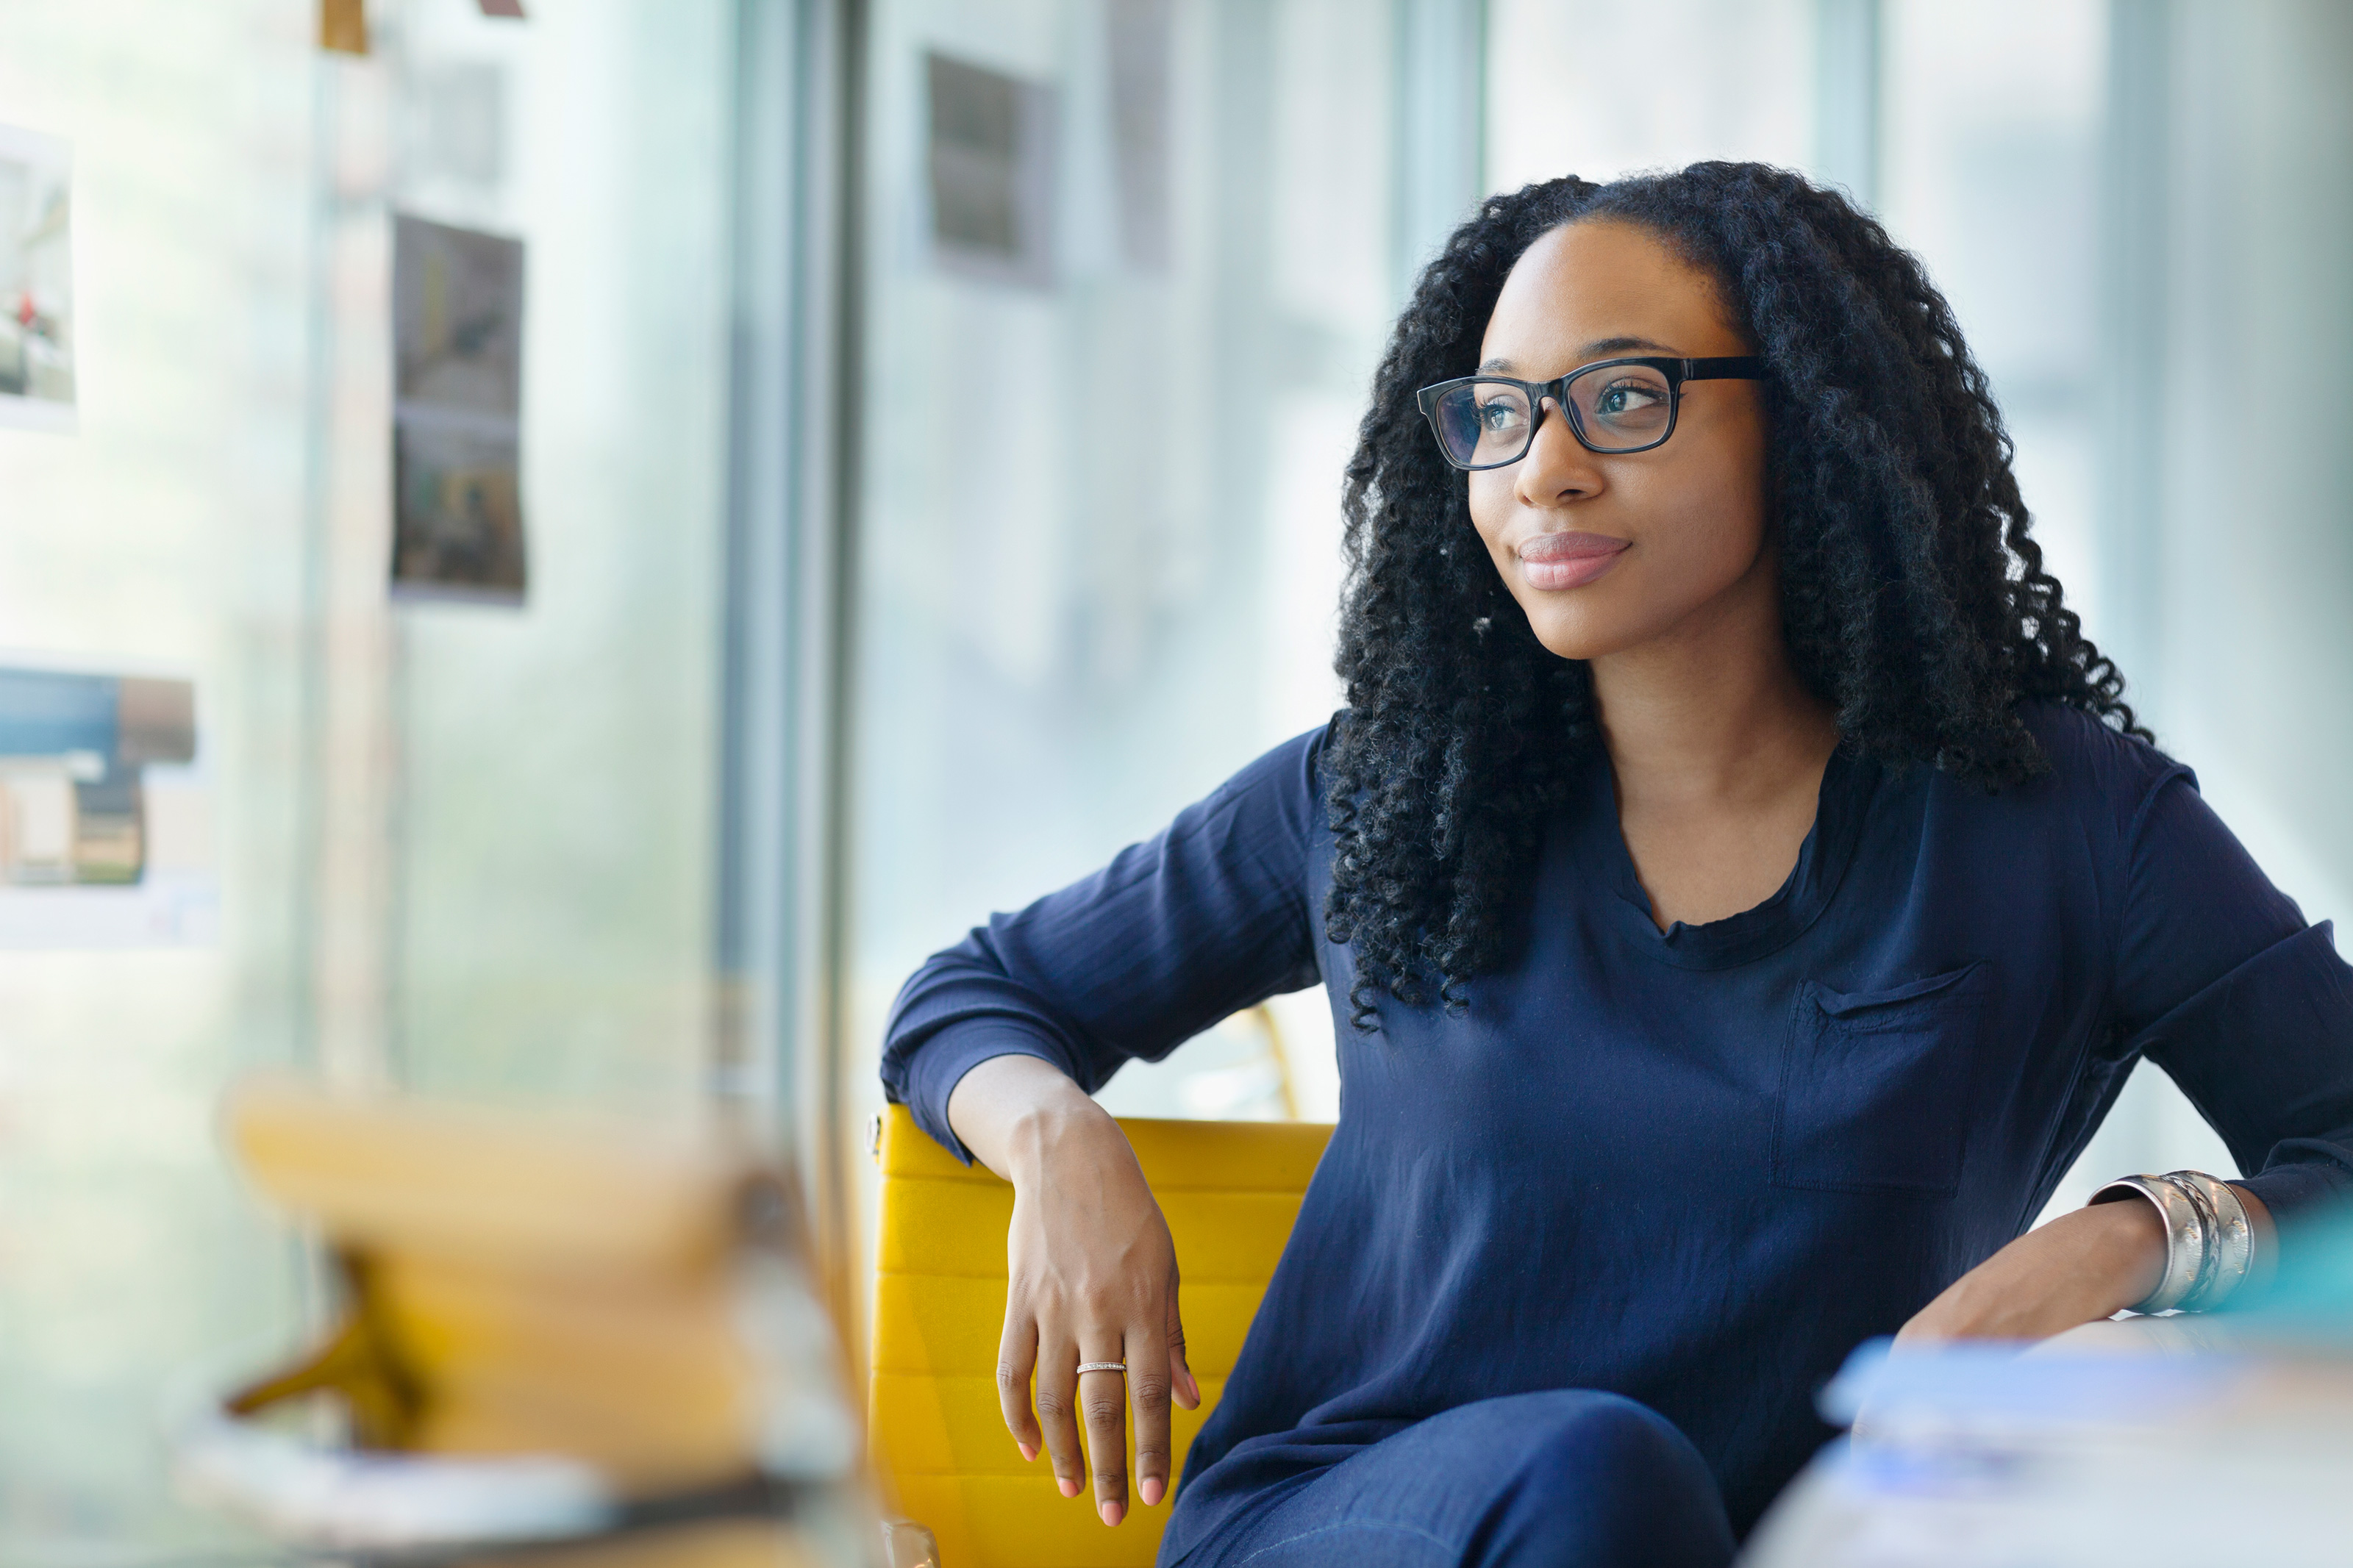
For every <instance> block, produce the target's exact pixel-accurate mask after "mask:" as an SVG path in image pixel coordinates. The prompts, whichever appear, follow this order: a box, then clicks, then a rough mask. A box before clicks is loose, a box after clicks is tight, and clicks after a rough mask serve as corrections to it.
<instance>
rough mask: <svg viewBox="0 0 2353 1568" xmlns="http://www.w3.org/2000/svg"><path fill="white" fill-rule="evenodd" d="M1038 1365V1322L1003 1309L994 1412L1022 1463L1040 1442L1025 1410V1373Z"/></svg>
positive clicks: (1033, 1420)
mask: <svg viewBox="0 0 2353 1568" xmlns="http://www.w3.org/2000/svg"><path fill="white" fill-rule="evenodd" d="M1037 1364H1038V1321H1037V1320H1036V1319H1035V1318H1032V1317H1030V1316H1029V1314H1028V1313H1027V1312H1018V1311H1016V1310H1015V1309H1013V1308H1011V1307H1008V1308H1006V1309H1005V1333H1004V1336H1003V1337H1002V1338H1001V1339H999V1340H998V1341H997V1410H998V1411H999V1413H1001V1414H1002V1415H1004V1417H1005V1429H1006V1430H1007V1431H1008V1432H1010V1433H1012V1434H1013V1442H1014V1446H1015V1447H1018V1448H1019V1449H1020V1450H1021V1457H1022V1458H1023V1459H1025V1460H1027V1459H1034V1458H1037V1457H1038V1445H1039V1442H1040V1441H1042V1438H1041V1436H1040V1435H1039V1431H1038V1418H1037V1417H1036V1416H1035V1415H1032V1414H1031V1413H1030V1410H1029V1373H1031V1372H1032V1371H1033V1370H1034V1369H1035V1368H1036V1367H1037Z"/></svg>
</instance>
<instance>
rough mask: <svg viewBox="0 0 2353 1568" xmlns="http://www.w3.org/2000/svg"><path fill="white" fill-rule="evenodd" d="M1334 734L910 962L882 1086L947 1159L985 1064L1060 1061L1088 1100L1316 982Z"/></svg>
mask: <svg viewBox="0 0 2353 1568" xmlns="http://www.w3.org/2000/svg"><path fill="white" fill-rule="evenodd" d="M1328 729H1329V727H1328V726H1327V727H1326V728H1325V729H1324V730H1317V731H1311V732H1309V733H1308V734H1305V735H1302V736H1300V737H1298V738H1297V739H1296V740H1293V741H1291V742H1286V743H1285V744H1283V745H1282V746H1278V747H1277V748H1275V749H1274V750H1273V751H1271V752H1268V753H1267V754H1266V755H1265V756H1263V757H1261V758H1260V759H1259V760H1258V761H1257V762H1255V763H1251V764H1250V766H1249V767H1247V768H1245V769H1243V770H1242V771H1241V772H1240V773H1237V774H1236V775H1234V777H1233V778H1231V779H1229V780H1228V781H1227V782H1226V783H1225V784H1223V785H1221V786H1219V789H1218V790H1217V791H1216V792H1215V793H1214V794H1212V795H1209V796H1208V799H1206V800H1203V801H1201V802H1199V803H1198V804H1197V805H1191V806H1187V808H1186V809H1185V810H1184V811H1182V812H1180V813H1179V814H1178V815H1177V816H1176V820H1175V821H1174V822H1172V823H1170V824H1169V825H1168V826H1167V828H1166V830H1164V831H1163V832H1161V833H1160V834H1158V835H1157V836H1155V837H1153V838H1151V839H1149V840H1147V841H1145V842H1144V843H1142V844H1136V845H1132V846H1130V847H1128V848H1126V849H1124V850H1122V851H1121V852H1120V853H1119V855H1118V856H1117V857H1116V858H1113V861H1112V862H1111V864H1110V865H1108V866H1106V867H1104V868H1103V869H1102V870H1100V871H1098V872H1096V873H1095V874H1094V875H1092V876H1091V877H1088V878H1085V879H1082V880H1081V881H1078V882H1075V883H1072V884H1071V886H1070V887H1067V888H1064V889H1061V890H1060V891H1059V892H1055V893H1050V894H1048V895H1047V896H1046V897H1044V898H1042V899H1039V900H1038V901H1037V902H1036V903H1034V904H1031V905H1030V906H1029V908H1027V909H1025V910H1020V911H1019V912H1018V913H1015V914H1000V915H996V916H992V917H991V918H990V920H989V921H988V923H987V925H984V926H980V927H978V928H976V929H975V930H974V931H973V932H972V933H971V934H970V935H969V936H967V937H965V940H964V941H962V942H958V943H957V944H956V945H955V946H954V947H951V948H948V949H946V950H945V951H944V952H937V953H934V954H933V955H932V957H931V958H930V960H928V961H927V962H926V963H924V964H923V967H922V968H921V969H919V970H917V971H916V972H915V973H914V975H913V978H912V979H910V980H909V981H908V982H907V984H906V985H905V987H904V988H903V989H902V990H901V991H900V993H899V999H898V1001H897V1002H896V1004H894V1005H893V1006H892V1010H891V1019H890V1024H889V1026H888V1028H887V1030H886V1032H885V1035H884V1037H883V1045H882V1085H883V1089H884V1091H885V1092H886V1093H887V1094H888V1095H889V1097H890V1098H891V1100H892V1101H894V1102H896V1103H900V1104H904V1105H906V1106H907V1107H909V1108H910V1109H911V1110H913V1112H914V1114H915V1120H916V1121H918V1122H919V1123H921V1124H922V1126H923V1129H924V1131H928V1132H929V1133H931V1135H932V1136H933V1137H934V1138H936V1139H938V1140H939V1141H940V1142H941V1143H942V1144H943V1145H944V1146H945V1147H946V1148H947V1149H949V1150H950V1151H951V1152H954V1153H955V1156H956V1157H957V1158H958V1159H960V1160H963V1161H965V1163H971V1160H972V1152H971V1151H970V1150H968V1149H966V1148H965V1146H964V1144H963V1142H962V1141H961V1140H959V1139H958V1138H957V1137H956V1135H955V1131H953V1130H952V1129H951V1128H950V1127H949V1126H948V1118H947V1105H948V1096H949V1095H950V1094H951V1093H952V1092H954V1090H955V1086H956V1084H957V1082H958V1081H959V1080H960V1079H962V1078H963V1077H964V1075H965V1073H966V1072H968V1071H970V1070H971V1069H972V1068H974V1067H975V1066H976V1065H978V1064H979V1063H981V1062H983V1061H986V1060H987V1059H988V1058H991V1057H1000V1056H1029V1057H1036V1058H1039V1059H1040V1060H1042V1061H1046V1062H1050V1063H1052V1064H1053V1065H1054V1066H1055V1067H1057V1068H1060V1069H1061V1070H1062V1071H1064V1072H1066V1073H1068V1074H1069V1075H1070V1076H1071V1078H1072V1079H1076V1080H1077V1081H1078V1082H1079V1084H1080V1085H1081V1086H1082V1087H1083V1088H1084V1089H1087V1090H1088V1092H1090V1093H1092V1092H1093V1091H1094V1090H1095V1089H1100V1088H1102V1087H1103V1084H1104V1083H1105V1082H1106V1081H1108V1080H1109V1079H1110V1078H1111V1076H1112V1074H1113V1073H1114V1072H1116V1071H1118V1070H1119V1068H1120V1066H1121V1065H1122V1064H1123V1063H1124V1062H1126V1061H1129V1060H1131V1059H1142V1060H1145V1061H1157V1060H1158V1059H1160V1058H1162V1057H1165V1056H1166V1055H1167V1054H1168V1053H1169V1052H1170V1051H1171V1050H1173V1049H1175V1048H1176V1046H1178V1045H1179V1044H1180V1043H1182V1042H1183V1041H1185V1040H1187V1039H1189V1038H1191V1037H1193V1036H1195V1035H1197V1034H1199V1033H1200V1032H1201V1031H1202V1030H1203V1029H1206V1028H1208V1027H1209V1026H1212V1025H1214V1024H1216V1023H1217V1022H1218V1021H1219V1019H1221V1018H1223V1017H1225V1016H1227V1015H1228V1014H1230V1013H1233V1012H1235V1011H1237V1010H1239V1009H1240V1008H1243V1007H1248V1006H1250V1005H1254V1004H1256V1003H1258V1002H1261V1001H1264V1000H1265V999H1266V998H1267V997H1269V996H1271V995H1274V994H1278V993H1281V992H1285V991H1298V990H1303V989H1305V988H1306V987H1307V986H1310V985H1313V984H1315V983H1316V980H1317V978H1318V971H1317V967H1316V963H1315V940H1316V938H1315V933H1316V931H1317V930H1318V928H1319V923H1320V922H1319V919H1318V917H1317V915H1316V913H1315V911H1314V910H1312V909H1311V907H1310V902H1309V897H1308V866H1309V857H1310V855H1311V854H1312V853H1313V852H1314V843H1315V840H1316V836H1317V834H1318V831H1319V828H1318V824H1319V822H1320V820H1321V815H1320V813H1319V811H1318V810H1317V805H1316V795H1317V786H1316V782H1315V764H1316V759H1317V757H1318V756H1319V755H1320V754H1321V752H1322V748H1323V743H1324V737H1325V735H1326V734H1327V733H1328Z"/></svg>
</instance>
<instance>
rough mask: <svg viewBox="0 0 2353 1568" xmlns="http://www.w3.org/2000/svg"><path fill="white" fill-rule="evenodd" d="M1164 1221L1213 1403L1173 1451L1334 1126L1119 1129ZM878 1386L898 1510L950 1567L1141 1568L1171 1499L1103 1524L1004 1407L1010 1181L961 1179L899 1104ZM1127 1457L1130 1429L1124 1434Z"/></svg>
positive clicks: (1268, 1269) (878, 1321)
mask: <svg viewBox="0 0 2353 1568" xmlns="http://www.w3.org/2000/svg"><path fill="white" fill-rule="evenodd" d="M1120 1126H1121V1127H1122V1128H1124V1129H1125V1130H1126V1132H1127V1138H1128V1142H1130V1143H1131V1144H1133V1145H1134V1148H1135V1156H1136V1159H1137V1161H1138V1162H1139V1163H1141V1164H1142V1165H1143V1167H1144V1175H1145V1180H1146V1181H1148V1182H1150V1183H1151V1184H1152V1191H1153V1193H1154V1194H1155V1196H1157V1197H1158V1198H1159V1200H1160V1207H1161V1211H1162V1212H1163V1213H1164V1214H1166V1215H1167V1216H1168V1229H1169V1231H1170V1233H1171V1235H1172V1236H1173V1237H1175V1239H1176V1264H1177V1268H1178V1270H1179V1272H1180V1274H1181V1275H1182V1278H1183V1280H1184V1284H1183V1291H1184V1295H1183V1307H1184V1313H1185V1334H1186V1339H1187V1348H1188V1351H1189V1352H1190V1353H1189V1360H1190V1363H1191V1364H1192V1368H1193V1373H1194V1375H1195V1376H1196V1377H1197V1378H1198V1380H1199V1381H1200V1384H1201V1408H1200V1409H1198V1410H1196V1411H1187V1410H1178V1411H1176V1413H1175V1415H1176V1421H1175V1431H1174V1434H1173V1436H1174V1438H1175V1452H1176V1459H1177V1462H1178V1464H1180V1465H1181V1464H1182V1463H1183V1462H1184V1458H1185V1454H1186V1451H1187V1448H1188V1447H1189V1446H1190V1445H1191V1443H1192V1441H1193V1435H1194V1434H1195V1433H1196V1432H1198V1431H1199V1430H1200V1427H1201V1422H1202V1420H1203V1419H1204V1418H1205V1417H1206V1416H1207V1415H1208V1413H1209V1412H1210V1410H1212V1409H1213V1408H1215V1407H1216V1405H1217V1402H1218V1396H1219V1394H1221V1393H1223V1392H1224V1389H1225V1381H1226V1374H1227V1373H1228V1372H1229V1371H1230V1370H1231V1369H1232V1367H1233V1364H1234V1358H1235V1357H1236V1355H1237V1354H1239V1353H1240V1350H1241V1345H1242V1336H1243V1334H1244V1333H1246V1332H1247V1331H1249V1329H1250V1319H1251V1317H1252V1316H1254V1315H1255V1314H1256V1313H1257V1311H1258V1304H1259V1300H1260V1298H1261V1297H1262V1296H1264V1295H1265V1294H1266V1286H1267V1281H1268V1279H1270V1278H1271V1277H1272V1275H1273V1273H1274V1265H1275V1261H1276V1259H1277V1258H1280V1257H1281V1256H1282V1247H1283V1243H1284V1242H1285V1241H1287V1240H1288V1239H1289V1238H1290V1236H1291V1226H1292V1222H1293V1220H1294V1219H1296V1218H1297V1217H1298V1215H1299V1203H1300V1199H1301V1197H1302V1196H1303V1194H1305V1192H1306V1190H1307V1180H1308V1178H1309V1177H1310V1176H1311V1175H1313V1174H1314V1171H1315V1163H1316V1161H1317V1160H1319V1159H1320V1158H1322V1156H1323V1153H1324V1143H1325V1142H1326V1141H1327V1140H1329V1138H1330V1137H1331V1135H1332V1129H1331V1128H1330V1127H1329V1126H1325V1125H1323V1124H1320V1123H1311V1122H1279V1121H1277V1122H1245V1121H1134V1120H1123V1121H1121V1122H1120ZM874 1152H875V1158H876V1160H877V1161H878V1162H879V1163H880V1164H881V1167H882V1201H881V1237H880V1238H879V1241H878V1245H877V1247H876V1250H875V1281H874V1334H873V1341H872V1344H871V1368H872V1370H871V1373H870V1374H869V1383H868V1411H869V1421H870V1432H869V1436H870V1439H871V1442H872V1445H873V1451H874V1459H875V1467H876V1469H877V1470H878V1472H879V1473H880V1474H881V1477H882V1479H883V1481H884V1484H885V1485H886V1486H888V1487H889V1488H891V1489H892V1500H893V1501H894V1503H895V1505H896V1507H897V1509H898V1511H900V1512H901V1513H902V1514H904V1515H905V1516H906V1517H907V1518H909V1519H912V1520H913V1521H916V1522H917V1523H919V1524H923V1525H925V1526H928V1527H929V1528H930V1529H931V1531H932V1532H933V1533H934V1535H935V1536H936V1537H937V1538H938V1541H939V1548H940V1563H941V1564H942V1568H1142V1565H1145V1564H1148V1563H1151V1562H1152V1559H1153V1555H1154V1553H1155V1552H1156V1551H1157V1550H1158V1549H1159V1545H1160V1532H1161V1530H1162V1529H1163V1527H1164V1526H1166V1523H1167V1521H1168V1504H1167V1502H1166V1501H1163V1502H1162V1503H1160V1504H1159V1506H1157V1507H1155V1508H1144V1507H1142V1506H1140V1505H1134V1504H1133V1502H1132V1503H1131V1508H1130V1511H1129V1513H1128V1516H1127V1519H1126V1521H1125V1522H1124V1523H1123V1524H1122V1525H1120V1526H1119V1527H1118V1528H1116V1529H1109V1530H1107V1529H1105V1528H1104V1527H1103V1523H1102V1521H1100V1520H1098V1519H1097V1518H1096V1517H1095V1510H1094V1501H1093V1498H1092V1492H1088V1493H1082V1495H1081V1496H1079V1497H1077V1498H1075V1499H1065V1498H1064V1497H1062V1496H1061V1494H1060V1492H1058V1491H1057V1490H1056V1489H1055V1487H1054V1479H1053V1473H1052V1471H1051V1470H1050V1469H1049V1468H1047V1466H1048V1461H1047V1460H1046V1458H1044V1457H1043V1456H1040V1457H1039V1459H1038V1461H1037V1462H1036V1463H1035V1464H1024V1463H1023V1462H1022V1459H1021V1456H1020V1454H1019V1452H1018V1450H1016V1449H1015V1447H1013V1439H1012V1438H1011V1437H1010V1436H1008V1435H1007V1433H1006V1430H1005V1423H1004V1419H1003V1417H1002V1416H1001V1415H999V1414H998V1411H997V1339H998V1336H999V1334H1000V1333H1001V1331H1003V1328H1004V1322H1005V1278H1006V1266H1005V1233H1006V1227H1007V1226H1008V1225H1009V1224H1010V1223H1011V1221H1012V1217H1013V1189H1012V1188H1011V1187H1010V1186H1008V1185H1007V1184H1005V1183H1004V1182H1002V1181H1000V1180H998V1179H997V1177H996V1176H994V1175H992V1174H990V1173H988V1172H987V1170H984V1169H982V1168H981V1167H980V1166H977V1165H976V1166H973V1167H971V1168H970V1169H966V1168H965V1166H963V1165H961V1164H959V1163H956V1160H955V1157H954V1156H953V1155H951V1154H949V1153H948V1152H946V1151H945V1150H944V1149H942V1148H941V1147H940V1146H939V1145H938V1144H937V1143H934V1142H933V1141H932V1140H931V1138H930V1137H929V1136H928V1135H927V1134H925V1133H924V1131H923V1129H921V1128H919V1127H917V1126H916V1125H915V1121H914V1118H913V1116H912V1115H910V1114H909V1113H908V1111H907V1109H906V1108H905V1107H904V1106H898V1105H894V1106H892V1107H890V1108H889V1109H888V1110H886V1111H885V1112H884V1113H883V1116H882V1118H881V1125H880V1127H879V1129H878V1130H877V1135H876V1139H875V1151H874ZM1129 1447H1130V1454H1131V1458H1132V1457H1133V1452H1134V1434H1133V1432H1131V1433H1130V1434H1129Z"/></svg>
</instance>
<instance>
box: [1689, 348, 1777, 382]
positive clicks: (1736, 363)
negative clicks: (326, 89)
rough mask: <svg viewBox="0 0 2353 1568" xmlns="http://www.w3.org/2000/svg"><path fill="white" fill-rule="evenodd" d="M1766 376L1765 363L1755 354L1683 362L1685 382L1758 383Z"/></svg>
mask: <svg viewBox="0 0 2353 1568" xmlns="http://www.w3.org/2000/svg"><path fill="white" fill-rule="evenodd" d="M1764 374H1765V362H1764V361H1763V360H1761V359H1759V358H1757V356H1756V355H1754V354H1736V355H1734V356H1732V357H1730V358H1726V359H1687V360H1685V361H1683V379H1684V380H1685V381H1757V380H1761V379H1763V377H1764Z"/></svg>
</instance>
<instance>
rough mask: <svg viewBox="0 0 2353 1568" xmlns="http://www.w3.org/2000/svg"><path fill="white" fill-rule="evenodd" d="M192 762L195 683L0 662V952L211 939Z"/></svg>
mask: <svg viewBox="0 0 2353 1568" xmlns="http://www.w3.org/2000/svg"><path fill="white" fill-rule="evenodd" d="M197 764H198V754H197V746H196V689H195V683H194V682H193V681H190V680H187V679H181V678H177V677H174V676H168V675H132V674H123V673H120V672H113V671H100V670H90V669H86V668H58V667H52V666H48V665H46V664H40V663H34V662H32V661H31V660H30V659H28V658H22V657H17V658H8V659H5V660H0V948H27V947H34V948H89V947H159V946H160V947H173V946H184V945H187V944H190V943H200V942H210V941H211V940H212V939H213V935H214V932H215V931H216V927H217V924H218V918H217V917H218V906H219V891H218V887H217V884H216V878H215V872H214V868H213V851H212V813H211V810H210V800H209V796H208V794H207V792H206V788H205V784H204V779H203V774H202V773H201V772H200V771H199V769H198V765H197Z"/></svg>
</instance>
